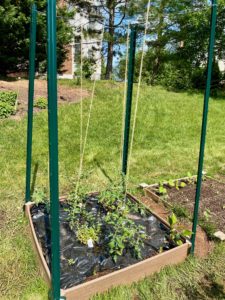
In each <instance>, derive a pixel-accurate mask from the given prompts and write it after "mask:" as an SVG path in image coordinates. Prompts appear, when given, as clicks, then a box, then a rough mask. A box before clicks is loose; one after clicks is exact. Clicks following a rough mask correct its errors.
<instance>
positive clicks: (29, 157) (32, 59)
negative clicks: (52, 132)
mask: <svg viewBox="0 0 225 300" xmlns="http://www.w3.org/2000/svg"><path fill="white" fill-rule="evenodd" d="M36 31H37V7H36V5H35V4H33V5H32V7H31V25H30V53H29V91H28V120H27V159H26V192H25V201H26V202H28V201H30V197H31V195H30V184H31V161H32V135H33V104H34V80H35V52H36Z"/></svg>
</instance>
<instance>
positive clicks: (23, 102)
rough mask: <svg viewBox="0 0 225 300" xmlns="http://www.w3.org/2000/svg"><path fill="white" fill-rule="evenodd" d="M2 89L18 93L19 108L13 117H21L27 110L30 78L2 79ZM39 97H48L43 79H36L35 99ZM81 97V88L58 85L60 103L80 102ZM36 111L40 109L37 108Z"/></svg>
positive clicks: (84, 92)
mask: <svg viewBox="0 0 225 300" xmlns="http://www.w3.org/2000/svg"><path fill="white" fill-rule="evenodd" d="M0 90H1V91H15V92H17V94H18V108H17V113H16V115H14V116H12V117H11V118H13V119H20V118H21V117H22V116H24V115H25V114H26V112H27V102H28V80H24V79H22V80H17V81H3V80H0ZM88 95H89V93H88V91H83V97H87V96H88ZM39 97H45V98H47V81H46V80H42V79H37V80H35V99H38V98H39ZM80 98H81V90H80V89H79V88H78V87H68V86H63V85H58V103H59V104H62V103H74V102H79V101H80ZM34 111H35V112H37V111H40V109H38V108H35V109H34Z"/></svg>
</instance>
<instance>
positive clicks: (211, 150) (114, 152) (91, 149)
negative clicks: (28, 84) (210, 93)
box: [0, 80, 225, 300]
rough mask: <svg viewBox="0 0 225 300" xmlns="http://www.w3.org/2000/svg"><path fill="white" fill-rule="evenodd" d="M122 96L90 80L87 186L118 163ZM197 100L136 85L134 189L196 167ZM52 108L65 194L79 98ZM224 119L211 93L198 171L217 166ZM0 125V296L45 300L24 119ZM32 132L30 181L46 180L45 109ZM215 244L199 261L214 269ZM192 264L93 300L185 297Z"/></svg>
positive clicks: (72, 175) (71, 176)
mask: <svg viewBox="0 0 225 300" xmlns="http://www.w3.org/2000/svg"><path fill="white" fill-rule="evenodd" d="M61 83H62V84H68V85H70V86H73V84H74V83H73V82H72V81H65V80H64V81H62V82H61ZM91 85H92V83H88V82H87V83H85V86H86V88H88V89H91ZM122 101H123V85H122V84H121V83H113V82H98V83H97V87H96V93H95V99H94V106H93V111H92V115H91V123H90V130H89V135H88V141H87V147H86V152H85V158H84V173H85V174H86V175H87V178H86V179H85V182H84V183H85V185H86V186H87V190H89V191H93V190H99V189H102V188H103V187H104V186H105V185H106V184H107V183H108V181H109V179H111V180H114V179H115V178H116V177H117V175H118V174H119V172H120V170H121V159H120V151H121V133H122V132H121V128H122V107H123V105H122ZM83 103H84V129H85V124H86V121H87V115H88V109H89V104H90V100H89V99H85V100H84V102H83ZM202 105H203V95H201V94H188V93H174V92H168V91H165V90H164V89H162V88H161V87H148V86H143V87H142V89H141V98H140V105H139V111H138V119H137V126H136V131H135V141H134V149H133V156H132V158H131V165H130V180H129V187H130V188H132V189H133V188H134V187H136V185H138V184H139V183H140V182H147V183H152V182H157V181H159V180H162V179H169V178H177V177H181V176H185V175H187V173H188V172H191V173H192V174H195V173H196V171H197V162H198V151H199V139H200V130H201V117H202ZM58 115H59V169H60V174H59V178H60V193H61V194H65V193H67V192H68V190H69V188H70V187H71V183H72V182H73V181H74V180H76V176H77V171H78V166H79V151H80V146H79V138H80V137H79V132H80V129H79V126H80V105H79V103H78V104H70V105H63V106H60V108H59V114H58ZM224 120H225V101H224V100H223V99H217V100H211V101H210V110H209V123H208V133H207V144H206V155H205V170H206V171H207V172H208V174H210V175H215V174H219V173H223V172H224V163H225V155H224V153H225V143H224V136H225V129H224V126H223V123H224ZM0 131H1V135H0V154H1V155H0V169H1V172H0V197H1V201H0V211H1V210H2V211H4V212H5V217H4V218H5V220H4V222H5V226H3V228H1V229H0V253H1V255H0V299H29V300H30V299H46V297H47V296H46V295H47V287H46V285H45V284H44V282H43V281H42V279H40V277H39V273H38V271H37V266H36V264H35V259H34V257H35V256H34V253H33V250H32V246H31V241H30V238H29V233H28V229H27V222H26V220H24V218H23V211H22V206H23V201H24V189H25V187H24V185H25V155H26V118H24V119H22V120H20V121H15V120H3V121H0ZM33 137H34V138H33V169H34V167H35V165H36V166H37V177H36V181H35V185H36V186H48V128H47V112H46V111H44V112H41V113H38V114H36V115H35V118H34V133H33ZM218 249H219V250H218V252H216V254H215V259H214V260H213V259H209V260H208V262H207V263H206V268H214V267H215V268H218V269H220V267H221V266H220V263H219V262H220V255H221V253H223V254H224V256H225V249H224V247H222V246H220V247H219V248H218ZM220 251H221V252H220ZM218 253H219V254H218ZM213 257H214V256H213ZM217 260H218V263H217ZM221 263H222V262H221ZM193 264H194V265H193ZM196 264H197V265H196ZM223 264H224V262H223ZM192 266H194V267H192ZM198 266H199V263H198V261H197V262H196V261H193V260H190V261H188V262H186V263H185V264H184V265H183V266H181V267H179V268H178V269H175V268H170V269H169V271H168V270H167V271H163V273H160V275H156V276H155V277H154V278H156V279H152V278H151V279H146V280H145V281H143V282H141V283H140V284H138V285H134V286H133V288H132V290H130V288H121V289H116V290H114V291H112V292H111V293H110V294H109V295H107V296H101V297H100V298H97V299H118V300H120V299H129V298H130V297H131V298H130V299H132V297H134V295H138V297H139V298H138V299H154V300H155V299H178V298H176V295H177V294H180V295H183V296H182V297H183V298H182V297H181V299H188V298H187V297H186V296H185V291H183V290H182V284H183V283H185V278H186V275H184V270H185V272H187V273H188V274H189V275H190V276H192V275H191V274H192V272H194V273H195V269H196V267H198ZM182 268H183V269H182ZM182 270H183V271H182ZM198 270H200V271H201V272H203V271H204V270H203V269H202V268H200V269H197V271H196V273H195V274H196V276H197V278H198V276H199V273H198V272H200V271H198ZM206 271H207V270H206ZM173 272H175V274H176V276H175V278H176V281H174V283H173V284H174V289H172V288H169V287H170V285H169V287H167V284H168V282H170V281H169V280H170V277H171V276H172V275H171V274H174V273H173ZM218 272H222V271H218ZM189 275H188V276H189ZM193 276H195V275H193ZM179 278H180V279H179ZM190 278H192V277H190ZM193 278H195V277H193ZM182 279H183V280H184V281H182ZM157 280H159V283H158V284H157ZM179 280H180V281H179ZM193 280H194V279H193ZM190 282H191V281H190ZM171 284H172V283H171ZM187 284H188V283H186V286H187ZM160 285H161V286H162V287H160ZM153 286H155V288H153ZM166 293H168V297H167V295H166ZM182 293H183V294H182ZM157 295H158V296H157ZM38 297H39V298H38ZM160 297H161V298H160ZM163 297H164V298H163ZM185 297H186V298H185ZM193 299H194V298H193ZM202 299H208V298H202Z"/></svg>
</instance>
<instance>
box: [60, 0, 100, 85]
mask: <svg viewBox="0 0 225 300" xmlns="http://www.w3.org/2000/svg"><path fill="white" fill-rule="evenodd" d="M92 2H93V12H92V14H95V15H97V16H98V15H99V13H100V12H99V11H98V6H99V5H100V1H99V0H92ZM61 5H65V1H64V0H62V1H61ZM70 23H71V26H72V27H73V31H74V40H73V42H72V43H71V45H69V46H67V48H68V54H67V59H66V61H65V62H64V65H63V67H62V69H61V72H60V75H59V78H68V79H72V78H74V74H75V72H76V71H77V70H78V69H79V65H80V53H81V51H82V56H83V58H84V59H85V58H92V59H93V60H94V62H95V65H94V68H93V69H94V72H93V75H92V79H96V80H99V79H100V78H101V68H102V57H101V53H102V37H103V28H104V26H103V24H102V23H101V22H97V21H96V18H95V19H93V18H92V17H91V16H90V15H89V14H88V13H87V12H76V13H75V17H74V19H73V20H71V21H70ZM81 28H83V32H85V34H83V39H82V45H81ZM89 30H90V31H94V32H95V34H94V35H90V34H89V35H88V33H87V32H88V31H89Z"/></svg>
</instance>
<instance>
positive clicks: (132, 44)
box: [122, 28, 137, 175]
mask: <svg viewBox="0 0 225 300" xmlns="http://www.w3.org/2000/svg"><path fill="white" fill-rule="evenodd" d="M136 36H137V33H136V29H134V28H132V29H131V34H130V53H129V66H128V83H127V102H126V115H125V124H124V142H123V161H122V174H123V175H126V174H127V161H128V150H129V135H130V118H131V107H132V96H133V83H134V82H133V81H134V65H135V51H136Z"/></svg>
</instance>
